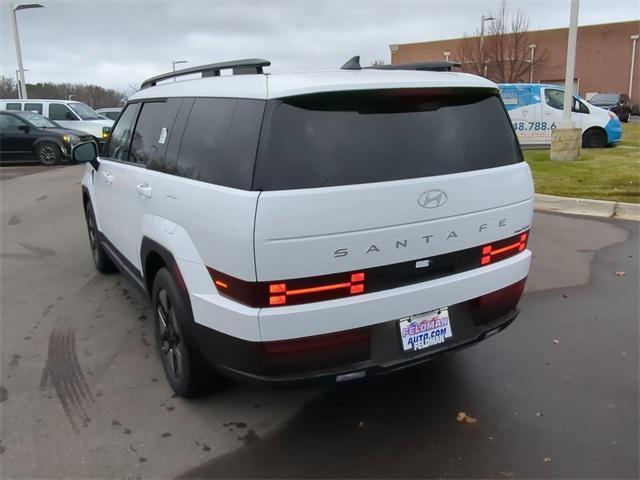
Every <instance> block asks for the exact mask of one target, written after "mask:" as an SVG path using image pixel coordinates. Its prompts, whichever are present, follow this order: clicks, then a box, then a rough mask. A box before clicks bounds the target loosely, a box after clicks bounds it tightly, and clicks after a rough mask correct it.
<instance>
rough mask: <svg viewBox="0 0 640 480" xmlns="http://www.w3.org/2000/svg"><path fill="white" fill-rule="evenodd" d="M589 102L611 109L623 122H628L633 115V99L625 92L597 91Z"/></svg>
mask: <svg viewBox="0 0 640 480" xmlns="http://www.w3.org/2000/svg"><path fill="white" fill-rule="evenodd" d="M589 103H590V104H591V105H595V106H596V107H600V108H606V109H607V110H611V111H612V112H613V113H615V114H616V115H618V118H619V119H620V121H621V122H628V121H629V117H630V116H631V99H630V98H629V95H627V94H625V93H596V94H595V95H594V96H593V97H591V100H589Z"/></svg>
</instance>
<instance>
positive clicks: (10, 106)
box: [7, 103, 22, 110]
mask: <svg viewBox="0 0 640 480" xmlns="http://www.w3.org/2000/svg"><path fill="white" fill-rule="evenodd" d="M7 110H22V104H21V103H7Z"/></svg>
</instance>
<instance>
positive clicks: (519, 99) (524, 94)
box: [500, 84, 540, 110]
mask: <svg viewBox="0 0 640 480" xmlns="http://www.w3.org/2000/svg"><path fill="white" fill-rule="evenodd" d="M500 96H501V97H502V101H503V102H504V106H505V107H506V108H507V110H513V109H514V108H521V107H526V106H528V105H534V104H536V103H540V87H538V86H537V85H536V86H531V85H527V86H522V85H517V84H502V85H500Z"/></svg>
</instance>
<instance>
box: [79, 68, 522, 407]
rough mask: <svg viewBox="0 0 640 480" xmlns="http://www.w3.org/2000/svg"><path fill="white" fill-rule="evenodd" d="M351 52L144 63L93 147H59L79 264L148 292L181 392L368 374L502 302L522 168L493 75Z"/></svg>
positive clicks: (508, 299) (507, 306)
mask: <svg viewBox="0 0 640 480" xmlns="http://www.w3.org/2000/svg"><path fill="white" fill-rule="evenodd" d="M352 63H353V62H352ZM352 63H351V64H350V65H349V68H351V69H349V70H338V71H330V72H315V73H298V74H274V75H271V74H264V73H263V72H262V68H263V67H264V66H267V65H269V62H267V61H264V60H259V59H255V60H244V61H235V62H226V63H222V64H213V65H207V66H204V67H196V68H191V69H186V70H182V71H178V72H172V73H171V74H166V75H161V76H158V77H154V78H152V79H149V80H147V81H145V82H144V83H143V87H144V88H142V90H140V91H139V92H138V93H136V94H135V95H134V96H133V97H132V98H131V99H130V100H129V102H128V104H127V105H126V107H125V108H124V110H123V112H122V114H121V115H120V117H119V119H118V121H117V123H116V124H115V127H114V130H113V135H112V136H111V139H110V141H109V143H108V145H107V148H106V150H105V153H104V155H103V156H101V157H96V155H97V150H96V147H95V145H94V144H93V143H91V142H89V143H84V144H81V145H79V146H77V147H75V149H74V158H75V159H76V160H77V161H86V162H90V163H91V166H87V169H86V172H85V175H84V177H83V180H82V191H83V201H84V206H85V212H86V218H87V224H88V229H89V237H90V241H91V248H92V251H93V258H94V261H95V264H96V267H97V268H98V270H100V271H103V272H104V271H108V270H111V269H112V268H113V267H114V265H115V266H117V267H118V269H119V270H121V271H122V272H123V273H124V274H125V275H127V276H128V277H130V278H131V279H132V281H133V283H134V284H135V285H137V286H138V287H139V288H140V289H141V290H142V291H144V292H146V293H147V294H148V295H149V297H150V299H151V302H152V304H153V309H154V312H155V322H156V325H157V339H158V344H159V348H160V352H161V358H162V362H163V365H164V369H165V372H166V375H167V378H168V381H169V383H170V384H171V387H172V388H173V389H174V390H175V391H176V392H177V393H178V394H179V395H183V396H190V395H192V394H193V393H194V392H195V391H196V390H197V388H198V386H199V385H201V382H203V381H207V380H208V379H211V378H212V376H213V375H214V373H213V372H218V373H220V372H222V373H226V374H231V375H236V376H241V377H245V378H246V377H249V378H252V379H256V380H262V381H270V382H283V381H295V380H303V379H312V378H320V377H323V378H329V379H332V380H333V381H344V380H351V379H355V378H361V377H364V376H368V375H375V374H378V373H380V372H383V371H389V370H396V369H400V368H404V367H407V366H410V365H414V364H417V363H421V362H424V361H426V360H429V359H431V358H432V357H434V356H435V355H438V354H442V353H444V352H447V351H450V350H453V349H458V348H461V347H466V346H469V345H472V344H474V343H476V342H479V341H481V340H483V339H485V338H486V337H488V336H489V335H492V334H493V333H496V332H498V331H500V330H502V329H503V328H505V327H506V326H507V325H509V324H510V323H511V322H512V321H513V320H514V318H515V317H516V315H517V313H518V310H517V307H516V305H517V303H518V301H519V299H520V296H521V294H522V291H523V288H524V283H525V280H526V278H527V275H528V271H529V263H530V259H531V253H530V251H529V250H527V248H526V246H527V240H528V235H529V228H530V224H531V219H532V211H533V184H532V179H531V174H530V171H529V168H528V166H527V164H526V163H525V162H524V161H523V159H522V155H521V152H520V148H519V145H518V141H517V138H516V135H515V133H514V131H513V129H512V126H511V122H510V121H509V117H508V115H507V113H506V111H505V108H504V106H503V104H502V101H501V99H500V92H499V90H498V88H497V87H496V85H495V84H493V83H491V82H490V81H488V80H486V79H483V78H480V77H476V76H472V75H467V74H460V73H450V72H424V71H420V72H418V71H398V70H375V69H353V68H354V67H353V65H352ZM230 68H231V69H233V70H234V75H220V71H221V70H223V69H230ZM198 72H199V73H202V77H203V78H198V79H193V80H185V81H181V82H174V81H169V82H165V83H164V84H158V83H160V82H161V81H164V80H167V79H171V78H172V77H173V76H180V75H184V74H193V73H198ZM211 367H213V368H211Z"/></svg>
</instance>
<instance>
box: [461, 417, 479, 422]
mask: <svg viewBox="0 0 640 480" xmlns="http://www.w3.org/2000/svg"><path fill="white" fill-rule="evenodd" d="M464 421H465V422H467V423H477V422H478V420H476V419H475V418H473V417H470V416H469V415H467V416H466V417H464Z"/></svg>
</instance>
